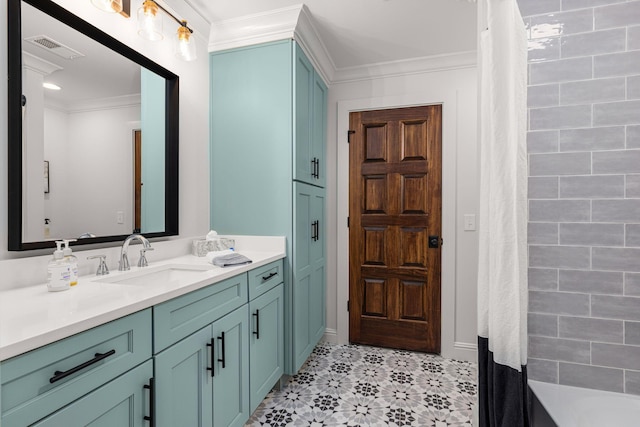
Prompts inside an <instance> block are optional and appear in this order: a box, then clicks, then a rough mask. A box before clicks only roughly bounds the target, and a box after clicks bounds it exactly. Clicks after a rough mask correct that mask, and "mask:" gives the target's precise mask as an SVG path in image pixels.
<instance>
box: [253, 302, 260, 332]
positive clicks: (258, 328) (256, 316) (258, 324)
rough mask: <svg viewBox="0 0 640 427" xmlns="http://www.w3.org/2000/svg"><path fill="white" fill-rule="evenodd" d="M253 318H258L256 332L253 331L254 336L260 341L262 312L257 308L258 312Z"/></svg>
mask: <svg viewBox="0 0 640 427" xmlns="http://www.w3.org/2000/svg"><path fill="white" fill-rule="evenodd" d="M253 316H254V317H255V318H256V330H255V331H253V335H255V336H256V339H257V340H259V339H260V310H259V309H257V308H256V312H255V313H253Z"/></svg>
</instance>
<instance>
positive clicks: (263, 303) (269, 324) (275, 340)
mask: <svg viewBox="0 0 640 427" xmlns="http://www.w3.org/2000/svg"><path fill="white" fill-rule="evenodd" d="M249 312H250V314H251V319H250V325H251V338H250V345H249V363H250V368H249V372H250V378H249V390H250V396H249V401H250V404H251V406H250V412H253V411H255V409H256V408H257V407H258V405H259V404H260V402H262V399H264V397H265V396H266V395H267V393H269V390H271V388H272V387H273V386H274V384H275V383H276V382H277V381H278V380H279V379H280V377H281V376H282V374H283V373H284V293H283V284H282V283H280V284H279V285H278V286H276V287H275V288H273V289H271V290H270V291H268V292H266V293H264V294H262V295H260V296H259V297H258V298H256V299H255V300H253V301H251V302H250V303H249Z"/></svg>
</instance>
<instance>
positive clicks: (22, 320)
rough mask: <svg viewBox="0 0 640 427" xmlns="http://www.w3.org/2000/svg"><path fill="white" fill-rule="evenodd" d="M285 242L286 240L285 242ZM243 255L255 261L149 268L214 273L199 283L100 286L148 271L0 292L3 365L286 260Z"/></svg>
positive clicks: (195, 261) (185, 259)
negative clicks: (64, 286)
mask: <svg viewBox="0 0 640 427" xmlns="http://www.w3.org/2000/svg"><path fill="white" fill-rule="evenodd" d="M283 240H284V239H283ZM264 249H265V248H260V250H257V251H250V250H239V251H238V253H241V254H243V255H246V256H247V257H249V258H250V259H251V260H252V261H253V262H252V263H251V264H246V265H242V266H238V267H225V268H221V267H216V266H213V265H211V264H209V263H208V261H207V259H206V258H204V257H196V256H193V255H184V256H180V257H177V258H171V259H166V260H163V261H158V262H150V263H149V267H146V268H152V267H155V266H161V265H167V264H181V265H185V264H189V265H209V266H211V269H210V270H207V271H206V272H203V274H202V275H198V277H197V279H196V280H195V281H189V282H186V283H182V284H180V285H179V286H177V287H176V285H175V284H172V285H162V284H149V285H148V286H147V285H144V286H142V285H125V284H115V283H103V282H102V283H101V282H100V281H101V280H104V279H105V278H110V279H115V278H116V277H117V276H118V275H123V274H130V273H132V272H135V271H143V270H144V269H145V268H139V267H131V270H130V271H126V272H121V271H111V273H110V274H109V275H108V276H95V275H90V276H81V277H80V280H79V282H78V285H77V286H74V287H72V288H71V289H70V290H68V291H63V292H48V291H47V286H46V284H39V285H36V286H28V287H22V288H17V289H9V290H4V291H0V360H5V359H8V358H10V357H13V356H16V355H19V354H22V353H25V352H27V351H30V350H33V349H35V348H38V347H41V346H43V345H46V344H50V343H52V342H54V341H57V340H60V339H62V338H66V337H69V336H71V335H74V334H77V333H78V332H82V331H85V330H87V329H90V328H93V327H95V326H99V325H101V324H104V323H106V322H110V321H112V320H115V319H118V318H120V317H123V316H126V315H128V314H131V313H135V312H137V311H140V310H143V309H145V308H148V307H151V306H153V305H155V304H159V303H161V302H164V301H167V300H170V299H172V298H175V297H177V296H180V295H184V294H186V293H189V292H192V291H194V290H196V289H200V288H203V287H205V286H208V285H211V284H213V283H216V282H219V281H221V280H224V279H227V278H229V277H232V276H235V275H237V274H240V273H244V272H246V271H249V270H252V269H254V268H257V267H260V266H263V265H266V264H268V263H270V262H273V261H276V260H278V259H281V258H284V257H285V252H284V248H283V249H273V250H264Z"/></svg>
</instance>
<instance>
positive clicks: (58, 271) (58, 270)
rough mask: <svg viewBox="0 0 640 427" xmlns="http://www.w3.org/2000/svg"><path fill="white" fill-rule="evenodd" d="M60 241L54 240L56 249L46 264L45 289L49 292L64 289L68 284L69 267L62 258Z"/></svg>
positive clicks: (69, 276)
mask: <svg viewBox="0 0 640 427" xmlns="http://www.w3.org/2000/svg"><path fill="white" fill-rule="evenodd" d="M62 243H63V242H62V241H56V245H57V246H58V249H56V250H55V251H54V252H53V258H52V259H51V261H49V264H48V265H47V289H48V290H49V292H58V291H66V290H68V289H69V286H70V278H71V269H70V268H69V263H68V262H67V261H66V260H65V259H64V254H63V251H62Z"/></svg>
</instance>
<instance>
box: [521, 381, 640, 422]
mask: <svg viewBox="0 0 640 427" xmlns="http://www.w3.org/2000/svg"><path fill="white" fill-rule="evenodd" d="M529 388H530V389H531V391H532V396H531V414H532V419H533V427H554V426H558V427H592V426H593V427H638V426H640V396H634V395H629V394H622V393H612V392H609V391H600V390H590V389H586V388H579V387H570V386H566V385H558V384H549V383H543V382H539V381H529Z"/></svg>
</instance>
